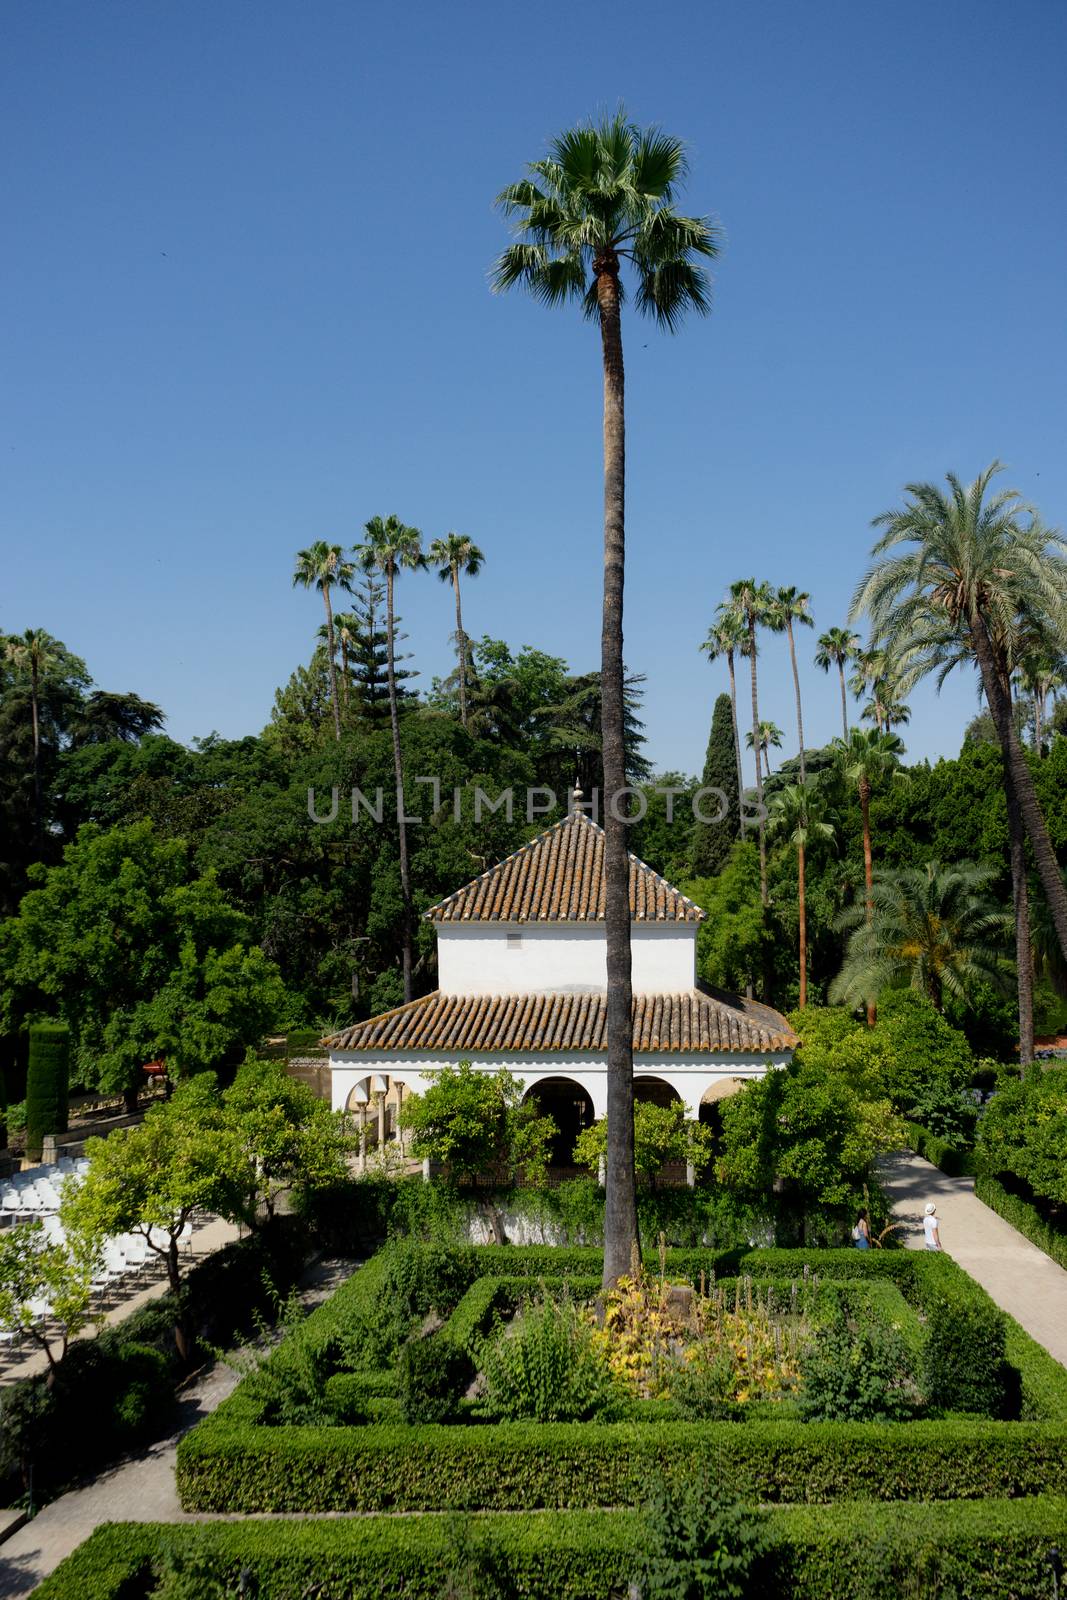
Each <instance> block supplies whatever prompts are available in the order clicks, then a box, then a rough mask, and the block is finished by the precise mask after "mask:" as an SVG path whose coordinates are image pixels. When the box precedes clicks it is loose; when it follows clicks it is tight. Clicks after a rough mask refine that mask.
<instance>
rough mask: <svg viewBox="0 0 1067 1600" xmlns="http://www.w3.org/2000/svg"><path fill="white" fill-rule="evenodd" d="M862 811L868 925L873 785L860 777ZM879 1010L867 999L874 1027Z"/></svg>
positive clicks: (869, 1020) (871, 890)
mask: <svg viewBox="0 0 1067 1600" xmlns="http://www.w3.org/2000/svg"><path fill="white" fill-rule="evenodd" d="M860 812H861V814H862V817H863V885H864V888H865V890H866V907H867V926H868V927H870V925H871V922H872V920H873V918H874V857H873V855H872V853H871V786H870V784H869V783H868V781H867V779H866V778H861V779H860ZM876 1017H877V1012H876V1010H875V1005H874V1001H873V1000H868V1001H867V1026H868V1028H873V1027H874V1024H875V1020H876Z"/></svg>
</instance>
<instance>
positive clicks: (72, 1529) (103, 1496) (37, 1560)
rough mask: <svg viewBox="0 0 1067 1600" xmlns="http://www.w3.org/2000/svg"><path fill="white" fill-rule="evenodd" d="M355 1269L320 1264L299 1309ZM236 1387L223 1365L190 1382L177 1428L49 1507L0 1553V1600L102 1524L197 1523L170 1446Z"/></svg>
mask: <svg viewBox="0 0 1067 1600" xmlns="http://www.w3.org/2000/svg"><path fill="white" fill-rule="evenodd" d="M354 1266H355V1263H354V1262H352V1261H336V1260H327V1261H320V1262H316V1263H315V1264H314V1265H313V1266H311V1267H309V1269H308V1270H307V1272H306V1273H305V1275H304V1278H303V1280H302V1292H301V1296H300V1299H301V1303H302V1304H303V1305H304V1306H305V1307H306V1308H307V1309H308V1310H311V1309H312V1308H313V1307H314V1306H316V1305H318V1304H319V1303H320V1302H321V1301H323V1300H325V1299H327V1298H328V1297H329V1296H330V1295H331V1294H332V1293H333V1292H334V1290H335V1289H336V1288H337V1287H338V1285H339V1284H340V1283H341V1282H343V1280H344V1279H345V1278H347V1277H349V1276H350V1275H351V1273H352V1271H353V1268H354ZM238 1381H239V1375H238V1374H237V1373H236V1372H234V1371H233V1370H232V1369H231V1368H230V1367H228V1366H226V1365H225V1363H223V1362H218V1363H217V1364H216V1365H215V1366H212V1367H209V1368H208V1369H207V1370H206V1371H205V1372H203V1373H201V1374H200V1376H199V1377H197V1378H194V1379H193V1380H192V1381H191V1382H190V1383H189V1384H188V1385H187V1386H186V1388H185V1389H183V1391H182V1392H181V1394H180V1396H179V1404H178V1426H177V1427H176V1429H175V1431H174V1432H173V1433H172V1434H171V1435H170V1437H169V1438H167V1439H161V1440H159V1441H158V1442H157V1443H156V1444H154V1445H152V1446H151V1447H150V1448H149V1449H147V1450H144V1451H141V1452H140V1453H139V1454H137V1455H136V1456H130V1457H128V1458H127V1459H126V1460H124V1461H120V1462H119V1463H118V1464H117V1465H116V1466H114V1467H111V1468H110V1469H109V1470H108V1471H106V1472H103V1473H101V1475H100V1476H99V1477H98V1478H94V1479H93V1480H92V1481H91V1482H89V1483H87V1484H85V1485H84V1486H83V1487H82V1488H79V1489H72V1490H70V1491H69V1493H67V1494H64V1495H61V1496H60V1497H59V1499H58V1500H53V1501H52V1502H51V1504H50V1505H47V1506H45V1507H44V1509H43V1510H42V1511H41V1512H39V1513H38V1515H37V1516H36V1517H35V1518H34V1519H33V1521H32V1522H27V1523H26V1524H25V1525H24V1526H23V1527H22V1528H20V1529H19V1530H18V1532H16V1533H14V1534H12V1535H11V1537H10V1538H9V1539H7V1540H6V1541H5V1542H4V1544H2V1545H0V1600H23V1597H25V1596H26V1595H29V1594H30V1593H31V1592H32V1591H33V1590H34V1589H35V1588H36V1586H37V1585H38V1584H39V1583H40V1582H42V1580H43V1579H44V1578H46V1577H47V1576H48V1574H49V1573H50V1572H52V1571H53V1570H54V1569H55V1568H56V1567H57V1566H58V1565H59V1563H60V1562H61V1561H62V1560H63V1559H64V1557H66V1556H68V1555H70V1553H71V1551H72V1550H75V1549H76V1548H77V1546H78V1545H80V1544H81V1543H82V1541H83V1540H84V1539H87V1538H88V1537H89V1535H90V1534H91V1533H92V1531H93V1529H94V1528H97V1527H99V1526H100V1524H101V1523H102V1522H202V1521H206V1520H208V1519H206V1518H205V1517H203V1516H193V1515H190V1514H189V1513H187V1512H184V1511H183V1510H182V1508H181V1506H180V1505H179V1503H178V1490H177V1486H176V1484H175V1478H174V1467H175V1462H176V1460H177V1454H178V1440H179V1439H180V1438H181V1437H182V1435H183V1434H184V1433H188V1431H189V1429H190V1428H192V1427H195V1425H196V1424H197V1423H198V1422H200V1421H202V1420H203V1418H204V1417H206V1416H207V1415H208V1414H209V1412H212V1411H214V1409H215V1407H216V1406H218V1405H220V1404H221V1402H222V1401H223V1400H224V1399H225V1398H226V1396H227V1395H228V1394H229V1393H230V1392H231V1390H233V1389H234V1388H235V1387H236V1385H237V1383H238Z"/></svg>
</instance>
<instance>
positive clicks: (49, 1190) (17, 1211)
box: [0, 1157, 89, 1219]
mask: <svg viewBox="0 0 1067 1600" xmlns="http://www.w3.org/2000/svg"><path fill="white" fill-rule="evenodd" d="M88 1170H89V1163H88V1161H87V1160H86V1159H85V1158H84V1157H81V1158H79V1159H78V1160H76V1161H75V1160H72V1159H71V1158H70V1157H63V1158H61V1159H60V1160H59V1161H57V1162H55V1163H53V1164H50V1165H48V1166H41V1167H30V1168H28V1169H27V1170H26V1171H25V1172H16V1173H14V1174H13V1176H12V1177H10V1178H7V1179H5V1180H4V1181H3V1183H2V1185H0V1219H3V1218H24V1217H27V1216H48V1215H50V1214H52V1213H54V1212H56V1211H58V1210H59V1206H60V1202H61V1200H62V1198H63V1189H64V1187H65V1186H66V1185H67V1184H68V1183H71V1182H77V1181H78V1180H79V1179H80V1178H81V1177H82V1176H83V1175H84V1174H85V1173H86V1172H87V1171H88Z"/></svg>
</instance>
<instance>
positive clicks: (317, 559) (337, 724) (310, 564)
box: [293, 539, 355, 739]
mask: <svg viewBox="0 0 1067 1600" xmlns="http://www.w3.org/2000/svg"><path fill="white" fill-rule="evenodd" d="M354 576H355V568H354V567H353V565H352V563H351V561H347V560H346V559H345V554H344V551H343V550H342V548H341V546H340V545H339V544H328V543H327V542H326V540H325V539H316V541H315V543H314V544H312V545H309V546H308V548H307V549H306V550H298V551H297V553H296V570H295V571H294V573H293V587H294V588H297V587H298V586H299V587H301V588H304V589H317V590H318V591H319V593H320V594H321V595H322V601H323V604H324V606H325V607H326V658H327V665H328V667H329V673H330V706H331V708H332V711H333V727H334V734H335V736H336V738H337V739H340V737H341V704H340V701H339V699H338V695H337V654H336V645H335V643H334V627H333V602H332V601H331V599H330V591H331V589H333V588H335V587H336V588H341V589H350V588H351V586H352V579H353V577H354Z"/></svg>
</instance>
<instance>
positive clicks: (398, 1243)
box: [342, 1239, 476, 1367]
mask: <svg viewBox="0 0 1067 1600" xmlns="http://www.w3.org/2000/svg"><path fill="white" fill-rule="evenodd" d="M475 1261H476V1257H475V1253H474V1246H473V1245H467V1246H459V1245H448V1244H441V1243H437V1242H435V1241H422V1240H417V1239H394V1240H390V1241H389V1243H388V1244H386V1245H385V1246H384V1247H383V1248H382V1249H381V1250H380V1251H379V1252H378V1255H377V1256H376V1257H375V1261H374V1274H373V1289H372V1290H370V1288H369V1286H368V1292H367V1293H358V1292H357V1294H356V1295H355V1296H354V1297H353V1299H352V1302H351V1314H350V1319H349V1320H348V1322H347V1324H346V1325H345V1326H344V1328H343V1331H342V1338H343V1340H344V1342H345V1344H346V1346H347V1350H348V1362H349V1364H350V1365H353V1366H365V1367H384V1366H389V1365H390V1364H391V1363H392V1362H393V1361H394V1360H395V1358H396V1355H397V1353H398V1351H399V1350H400V1347H401V1346H402V1345H403V1344H404V1343H405V1341H406V1340H407V1338H408V1336H409V1335H410V1333H411V1332H412V1328H413V1325H414V1322H415V1320H416V1319H417V1318H419V1317H424V1316H426V1314H427V1312H429V1311H436V1312H438V1313H439V1314H441V1315H444V1314H446V1313H448V1312H450V1311H451V1310H453V1308H454V1307H455V1306H456V1305H457V1303H458V1302H459V1300H460V1299H461V1298H462V1296H463V1295H464V1294H465V1293H466V1291H467V1289H468V1288H469V1287H470V1285H471V1283H472V1282H473V1281H474V1278H475V1276H476V1266H475ZM366 1271H367V1269H366V1268H364V1274H365V1273H366Z"/></svg>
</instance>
